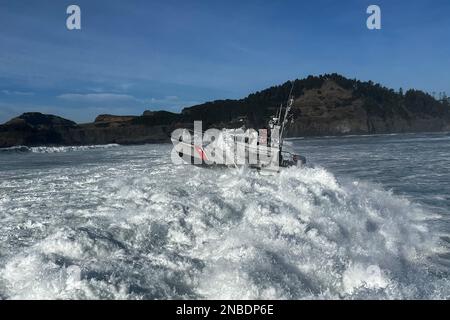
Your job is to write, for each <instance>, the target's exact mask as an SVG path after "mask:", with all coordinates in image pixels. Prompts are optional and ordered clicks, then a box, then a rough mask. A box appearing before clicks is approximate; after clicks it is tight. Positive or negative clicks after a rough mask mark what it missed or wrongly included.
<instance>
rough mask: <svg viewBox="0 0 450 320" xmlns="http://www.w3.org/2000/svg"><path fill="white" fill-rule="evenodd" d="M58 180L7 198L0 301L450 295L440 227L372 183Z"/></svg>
mask: <svg viewBox="0 0 450 320" xmlns="http://www.w3.org/2000/svg"><path fill="white" fill-rule="evenodd" d="M59 170H60V171H58V172H56V173H57V176H58V177H59V178H58V179H55V177H47V176H45V175H43V176H40V177H39V178H36V179H40V180H39V181H38V182H37V181H34V182H33V181H30V182H29V184H27V185H26V186H24V185H23V182H20V181H17V182H11V181H9V184H10V185H9V186H10V188H12V189H14V188H22V189H25V191H26V192H23V193H22V195H20V196H19V199H17V198H15V199H14V200H15V201H13V199H12V194H2V198H1V199H2V200H0V212H3V214H2V216H1V226H2V227H1V228H2V230H1V231H2V232H1V236H0V237H1V243H2V244H1V246H2V248H1V249H2V250H0V252H3V253H0V261H2V262H1V264H0V296H2V297H4V298H12V299H17V298H25V299H28V298H31V299H33V298H44V299H45V298H52V299H53V298H62V299H68V298H81V299H83V298H87V299H164V298H169V299H175V298H181V299H184V298H202V299H309V298H312V299H317V298H320V299H323V298H331V299H355V298H363V299H384V298H389V299H417V298H433V299H437V298H448V297H450V282H449V281H450V280H449V278H448V273H446V271H445V270H443V269H442V268H440V267H439V265H438V264H436V263H435V262H433V257H435V256H436V255H439V254H442V253H445V250H446V248H444V247H443V246H442V244H441V243H440V242H439V239H438V238H437V237H436V236H434V235H433V234H432V233H430V232H429V229H428V227H427V220H429V219H438V218H439V217H437V216H435V215H432V214H430V213H429V212H425V211H424V209H423V208H421V207H420V206H418V205H416V204H414V203H411V202H410V201H408V200H407V199H405V198H402V197H399V196H395V195H393V194H392V193H391V192H389V191H385V190H383V189H382V188H381V187H378V186H376V185H372V184H369V183H365V182H360V181H352V180H348V181H344V180H343V181H338V180H337V178H336V177H335V176H334V175H333V174H332V173H330V172H329V171H327V170H325V169H323V168H303V169H298V168H290V169H286V170H283V171H282V173H280V174H279V175H276V176H262V175H260V174H259V173H258V172H256V171H251V170H246V169H241V170H237V169H232V170H212V169H202V168H197V167H192V166H181V167H176V166H173V165H171V164H164V163H161V165H158V164H155V163H153V164H152V165H151V166H149V165H148V163H142V164H136V163H134V164H130V163H121V164H119V165H117V166H115V167H108V168H107V167H103V168H98V167H97V168H94V169H90V170H93V171H89V170H84V171H83V173H81V171H80V172H78V173H77V174H74V172H72V171H70V170H71V169H70V168H69V169H59ZM46 179H47V180H46ZM11 184H12V185H11ZM4 187H5V185H4V183H3V182H0V190H3V188H4ZM3 196H4V197H3ZM20 197H21V198H20ZM26 203H30V204H33V203H34V204H35V205H31V206H27V205H26Z"/></svg>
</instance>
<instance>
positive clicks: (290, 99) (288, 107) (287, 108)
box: [280, 81, 295, 148]
mask: <svg viewBox="0 0 450 320" xmlns="http://www.w3.org/2000/svg"><path fill="white" fill-rule="evenodd" d="M290 82H291V91H289V97H288V102H287V104H286V110H285V112H284V118H283V122H282V124H281V132H280V140H281V143H280V148H281V147H282V146H283V133H284V127H285V126H286V123H287V119H288V114H289V111H290V110H291V108H292V105H293V104H294V99H293V98H292V91H293V90H294V84H295V81H290Z"/></svg>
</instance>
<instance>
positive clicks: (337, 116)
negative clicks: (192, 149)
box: [0, 74, 450, 148]
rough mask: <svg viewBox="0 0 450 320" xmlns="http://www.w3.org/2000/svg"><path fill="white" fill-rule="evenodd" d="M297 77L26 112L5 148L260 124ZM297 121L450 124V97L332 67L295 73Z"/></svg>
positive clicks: (375, 129) (299, 128)
mask: <svg viewBox="0 0 450 320" xmlns="http://www.w3.org/2000/svg"><path fill="white" fill-rule="evenodd" d="M290 89H291V83H285V84H283V85H280V86H275V87H272V88H269V89H266V90H263V91H260V92H257V93H254V94H251V95H249V96H248V97H246V98H244V99H240V100H218V101H214V102H208V103H204V104H201V105H198V106H193V107H189V108H185V109H184V110H183V112H182V113H180V114H177V113H171V112H167V111H145V112H144V113H143V114H142V115H141V116H116V115H99V116H98V117H97V118H96V119H95V121H94V122H93V123H86V124H76V123H75V122H72V121H70V120H66V119H63V118H61V117H57V116H53V115H44V114H41V113H36V112H35V113H25V114H23V115H21V116H19V117H17V118H14V119H12V120H10V121H8V122H7V123H5V124H3V125H0V147H3V148H4V147H10V146H17V145H26V146H39V145H92V144H108V143H119V144H140V143H159V142H169V141H170V134H171V132H172V131H173V130H174V129H175V128H179V127H184V128H186V127H188V128H190V127H192V125H193V121H194V120H202V121H203V129H207V128H211V127H213V128H223V127H234V128H235V127H240V126H242V125H245V126H247V127H249V128H255V129H257V128H261V127H263V126H266V125H267V120H268V119H269V117H270V116H271V115H274V114H275V113H276V112H277V109H278V107H279V105H280V103H285V102H286V98H287V96H288V94H289V91H290ZM293 89H294V90H293V93H294V96H295V97H297V98H296V99H295V101H294V106H293V109H292V112H293V116H294V118H293V119H294V120H293V123H292V124H291V126H290V128H289V130H288V133H287V134H288V136H290V137H298V136H322V135H344V134H375V133H399V132H431V131H447V130H450V104H449V103H448V102H446V101H437V100H435V99H434V98H433V97H431V96H430V95H428V94H426V93H424V92H421V91H417V90H409V91H407V92H406V93H405V94H403V93H397V92H394V90H391V89H388V88H385V87H382V86H380V85H378V84H373V83H372V82H360V81H357V80H350V79H346V78H344V77H342V76H339V75H336V74H332V75H324V76H320V77H308V78H306V79H303V80H295V81H294V87H293Z"/></svg>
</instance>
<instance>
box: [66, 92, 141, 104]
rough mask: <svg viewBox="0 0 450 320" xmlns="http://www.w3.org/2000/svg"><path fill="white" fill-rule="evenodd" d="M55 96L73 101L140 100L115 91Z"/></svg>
mask: <svg viewBox="0 0 450 320" xmlns="http://www.w3.org/2000/svg"><path fill="white" fill-rule="evenodd" d="M57 98H60V99H63V100H67V101H75V102H112V101H121V102H123V101H134V102H142V101H141V100H139V99H137V98H136V97H133V96H131V95H128V94H117V93H86V94H80V93H64V94H61V95H59V96H57Z"/></svg>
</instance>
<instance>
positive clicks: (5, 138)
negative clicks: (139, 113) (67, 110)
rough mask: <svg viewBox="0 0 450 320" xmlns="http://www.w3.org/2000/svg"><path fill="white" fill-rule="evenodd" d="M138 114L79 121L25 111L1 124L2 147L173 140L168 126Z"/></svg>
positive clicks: (0, 140)
mask: <svg viewBox="0 0 450 320" xmlns="http://www.w3.org/2000/svg"><path fill="white" fill-rule="evenodd" d="M135 118H136V117H114V116H103V117H100V118H97V121H95V122H93V123H87V124H76V123H75V122H72V121H69V120H66V119H63V118H60V117H57V116H53V115H45V114H41V113H37V112H34V113H24V114H22V115H21V116H19V117H17V118H14V119H12V120H10V121H8V122H7V123H5V124H3V125H0V148H6V147H12V146H18V145H23V146H42V145H94V144H108V143H119V144H141V143H157V142H167V141H169V139H168V137H169V135H168V134H169V133H170V131H167V126H161V125H155V126H145V125H142V124H135V123H133V120H134V119H135ZM168 132H169V133H168Z"/></svg>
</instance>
